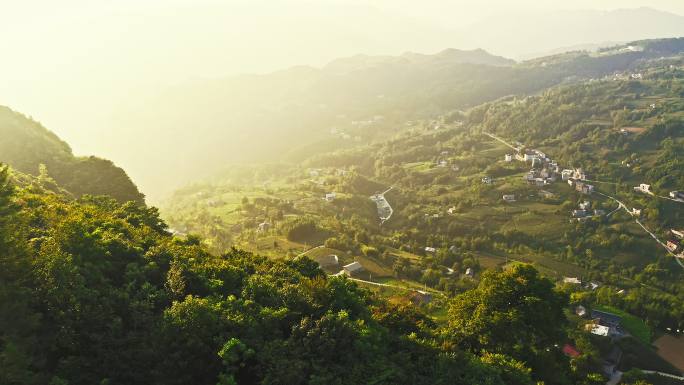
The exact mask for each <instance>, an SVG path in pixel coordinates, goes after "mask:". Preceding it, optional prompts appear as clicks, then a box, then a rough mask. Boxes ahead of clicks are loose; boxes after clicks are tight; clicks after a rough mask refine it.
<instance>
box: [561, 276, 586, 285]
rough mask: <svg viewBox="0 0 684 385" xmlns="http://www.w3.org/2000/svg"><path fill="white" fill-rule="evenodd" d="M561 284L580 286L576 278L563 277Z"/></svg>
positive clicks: (580, 282)
mask: <svg viewBox="0 0 684 385" xmlns="http://www.w3.org/2000/svg"><path fill="white" fill-rule="evenodd" d="M563 283H571V284H575V285H581V284H582V281H580V280H579V278H577V277H563Z"/></svg>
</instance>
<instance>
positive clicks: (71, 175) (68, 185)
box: [0, 106, 144, 203]
mask: <svg viewBox="0 0 684 385" xmlns="http://www.w3.org/2000/svg"><path fill="white" fill-rule="evenodd" d="M0 137H1V138H2V140H1V141H0V161H1V162H4V163H7V164H9V165H10V166H12V168H14V169H16V170H18V171H20V172H23V173H27V174H31V175H34V176H38V175H39V174H41V173H42V174H43V176H44V177H48V176H49V177H51V178H53V179H54V180H55V181H56V182H57V184H59V186H60V187H62V188H64V189H66V190H67V191H69V192H70V193H71V194H73V195H74V196H76V197H80V196H82V195H84V194H90V195H109V196H111V197H113V198H115V199H117V200H118V201H120V202H126V201H135V202H137V203H144V195H143V194H141V193H140V192H139V191H138V188H137V187H136V186H135V185H134V184H133V182H132V181H131V180H130V178H129V177H128V175H126V172H125V171H124V170H122V169H121V168H119V167H117V166H116V165H114V164H113V163H112V162H111V161H109V160H106V159H101V158H97V157H94V156H89V157H76V156H74V155H73V153H72V151H71V148H70V147H69V145H68V144H67V143H65V142H64V141H62V140H61V139H59V138H58V137H57V135H55V134H54V133H53V132H51V131H49V130H48V129H46V128H45V127H43V126H42V125H41V124H40V123H38V122H36V121H34V120H32V119H30V118H28V117H26V116H24V115H22V114H20V113H18V112H15V111H12V110H11V109H9V108H7V107H4V106H0ZM41 165H44V167H42V168H41Z"/></svg>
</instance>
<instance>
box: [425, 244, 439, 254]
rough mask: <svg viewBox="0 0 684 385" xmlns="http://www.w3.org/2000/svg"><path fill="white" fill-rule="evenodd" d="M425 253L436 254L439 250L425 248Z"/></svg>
mask: <svg viewBox="0 0 684 385" xmlns="http://www.w3.org/2000/svg"><path fill="white" fill-rule="evenodd" d="M425 252H426V253H436V252H437V249H435V248H434V247H430V246H425Z"/></svg>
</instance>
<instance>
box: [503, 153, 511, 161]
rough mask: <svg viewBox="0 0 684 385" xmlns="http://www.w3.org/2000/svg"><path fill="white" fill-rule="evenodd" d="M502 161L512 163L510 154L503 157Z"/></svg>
mask: <svg viewBox="0 0 684 385" xmlns="http://www.w3.org/2000/svg"><path fill="white" fill-rule="evenodd" d="M504 161H506V162H512V161H513V155H511V154H506V155H504Z"/></svg>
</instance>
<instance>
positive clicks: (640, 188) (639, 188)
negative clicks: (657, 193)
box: [634, 183, 653, 194]
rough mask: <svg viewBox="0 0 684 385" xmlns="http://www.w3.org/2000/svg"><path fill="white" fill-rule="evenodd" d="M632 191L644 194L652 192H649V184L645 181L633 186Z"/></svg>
mask: <svg viewBox="0 0 684 385" xmlns="http://www.w3.org/2000/svg"><path fill="white" fill-rule="evenodd" d="M634 191H636V192H640V193H644V194H653V193H652V192H651V185H650V184H646V183H641V184H640V185H638V186H636V187H634Z"/></svg>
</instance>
